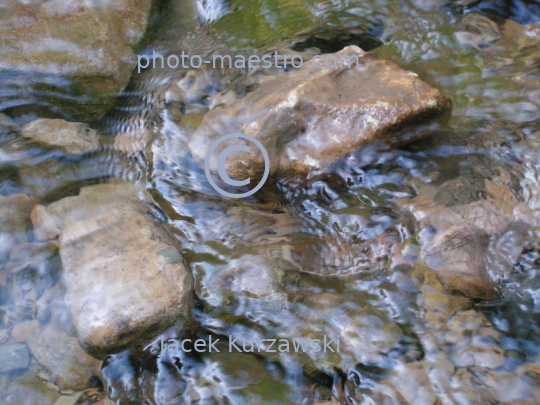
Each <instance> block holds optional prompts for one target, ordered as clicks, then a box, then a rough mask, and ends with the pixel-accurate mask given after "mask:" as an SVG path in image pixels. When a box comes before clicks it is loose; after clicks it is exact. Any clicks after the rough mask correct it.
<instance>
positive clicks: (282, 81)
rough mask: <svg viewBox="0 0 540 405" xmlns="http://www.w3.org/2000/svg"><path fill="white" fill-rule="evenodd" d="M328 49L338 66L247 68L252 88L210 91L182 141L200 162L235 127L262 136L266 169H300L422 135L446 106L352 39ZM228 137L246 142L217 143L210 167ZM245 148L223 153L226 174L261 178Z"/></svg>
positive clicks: (257, 161) (256, 160)
mask: <svg viewBox="0 0 540 405" xmlns="http://www.w3.org/2000/svg"><path fill="white" fill-rule="evenodd" d="M329 56H331V57H332V58H334V60H338V61H339V63H342V64H343V67H335V68H318V67H317V66H313V65H311V63H306V64H305V65H303V66H302V67H300V68H298V69H293V70H291V71H290V72H280V73H276V74H274V75H263V74H261V75H259V76H257V75H256V74H253V75H252V77H253V80H254V81H255V83H254V84H252V87H254V88H255V90H253V91H252V92H250V93H248V94H247V95H246V96H245V97H243V98H239V97H238V95H236V94H235V93H234V90H229V91H228V92H225V93H224V94H222V95H219V96H216V97H215V98H214V99H213V101H212V103H213V106H214V107H213V108H211V109H210V111H209V112H208V113H207V114H206V115H205V117H204V119H203V121H202V123H201V125H200V126H199V128H198V129H197V130H196V132H195V133H194V134H193V136H192V138H191V140H190V143H189V149H190V151H191V153H192V155H193V156H194V158H195V160H196V161H198V162H199V163H200V164H201V165H203V164H204V159H205V156H206V153H207V152H208V150H209V149H210V145H211V144H212V143H213V142H214V141H216V140H217V139H219V138H220V137H222V136H224V135H227V134H231V133H238V132H242V133H245V134H247V135H250V136H252V137H254V138H256V139H258V140H259V141H260V142H261V143H262V145H263V146H264V148H265V149H266V151H267V152H268V155H269V158H270V174H271V175H272V174H279V175H289V174H299V173H300V174H305V173H309V172H311V171H313V170H317V169H322V168H324V167H326V166H328V165H329V164H331V163H333V162H335V161H336V160H338V159H339V158H341V157H343V156H345V155H347V154H348V153H350V152H351V151H352V150H355V149H358V148H360V147H363V146H365V145H367V144H369V143H371V142H374V141H377V140H381V141H388V142H396V143H403V142H407V141H411V140H414V139H417V138H418V137H422V136H424V135H423V132H422V131H420V129H421V127H422V126H424V125H426V124H430V123H432V122H433V121H435V120H436V119H438V118H441V117H443V116H445V114H446V113H448V112H449V109H450V100H449V99H448V98H446V97H445V96H443V95H442V94H441V93H440V92H439V91H438V90H436V89H434V88H433V87H431V86H429V85H428V84H426V83H425V82H423V81H422V80H420V79H419V78H418V76H417V75H416V74H414V73H411V72H408V71H406V70H403V69H401V68H400V67H399V66H398V65H396V64H395V63H393V62H390V61H387V60H382V59H378V58H376V57H375V56H374V55H371V54H367V53H365V52H364V51H362V50H361V49H360V48H358V47H356V46H349V47H346V48H344V49H343V50H342V51H340V52H338V53H335V54H330V55H327V56H325V57H327V58H328V57H329ZM346 56H347V57H349V58H352V59H350V60H348V61H347V59H346V58H345V57H346ZM354 58H356V59H357V60H358V62H356V61H355V59H354ZM322 63H323V62H322V59H320V60H319V65H321V64H322ZM348 64H350V65H351V66H350V67H349V66H348ZM407 130H409V131H408V132H407ZM233 144H234V145H236V144H238V145H247V144H248V142H247V141H244V140H240V139H235V140H234V141H230V142H223V143H222V144H220V145H219V146H218V147H217V148H216V153H215V156H213V158H212V159H210V169H211V170H212V171H214V172H216V171H217V156H218V155H219V153H220V152H221V151H222V150H223V149H224V148H226V147H229V146H231V145H233ZM251 147H252V148H251V152H250V153H249V154H246V153H245V152H233V153H231V154H230V155H229V158H228V160H227V161H226V171H227V172H228V174H229V175H230V176H232V177H234V178H237V179H244V178H247V177H255V178H261V177H262V174H263V171H264V159H263V155H262V153H261V152H260V151H259V150H258V148H256V147H255V146H254V145H251Z"/></svg>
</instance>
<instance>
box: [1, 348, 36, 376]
mask: <svg viewBox="0 0 540 405" xmlns="http://www.w3.org/2000/svg"><path fill="white" fill-rule="evenodd" d="M0 359H2V361H1V362H0V373H8V372H10V371H17V370H24V369H25V368H26V367H28V364H30V353H29V352H28V348H27V347H26V345H25V344H24V343H14V344H6V345H0Z"/></svg>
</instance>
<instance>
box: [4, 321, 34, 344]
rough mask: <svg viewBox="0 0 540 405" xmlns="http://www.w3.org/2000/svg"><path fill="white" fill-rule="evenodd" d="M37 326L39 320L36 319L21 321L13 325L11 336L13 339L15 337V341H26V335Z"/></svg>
mask: <svg viewBox="0 0 540 405" xmlns="http://www.w3.org/2000/svg"><path fill="white" fill-rule="evenodd" d="M38 327H39V322H38V321H36V320H33V321H25V322H21V323H18V324H17V325H15V326H14V327H13V330H12V331H11V336H13V339H15V341H16V342H20V343H22V342H26V338H27V337H28V335H29V334H30V333H32V332H33V331H34V330H35V329H37V328H38Z"/></svg>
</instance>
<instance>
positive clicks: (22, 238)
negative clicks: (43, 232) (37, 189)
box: [0, 194, 36, 262]
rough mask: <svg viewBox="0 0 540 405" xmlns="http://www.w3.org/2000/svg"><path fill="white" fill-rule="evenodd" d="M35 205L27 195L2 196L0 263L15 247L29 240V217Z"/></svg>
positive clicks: (0, 204)
mask: <svg viewBox="0 0 540 405" xmlns="http://www.w3.org/2000/svg"><path fill="white" fill-rule="evenodd" d="M35 204H36V201H35V200H34V199H33V198H30V197H28V196H27V195H26V194H16V195H10V196H8V197H2V196H0V262H1V261H3V260H5V259H6V258H7V256H8V255H9V251H10V250H11V248H12V247H13V246H15V245H18V244H20V243H24V242H26V241H27V240H28V232H29V230H30V229H31V222H30V218H29V216H30V211H32V208H33V207H34V205H35Z"/></svg>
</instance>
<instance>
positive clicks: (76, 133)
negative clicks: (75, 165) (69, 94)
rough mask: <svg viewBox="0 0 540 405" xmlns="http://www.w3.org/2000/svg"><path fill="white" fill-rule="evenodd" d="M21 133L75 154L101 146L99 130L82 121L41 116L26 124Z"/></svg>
mask: <svg viewBox="0 0 540 405" xmlns="http://www.w3.org/2000/svg"><path fill="white" fill-rule="evenodd" d="M21 135H22V136H24V137H25V138H30V139H33V140H34V141H36V142H40V143H43V144H45V145H50V146H58V147H60V148H62V149H64V150H65V151H66V152H69V153H72V154H74V155H82V154H84V153H86V152H90V151H92V150H95V149H97V148H98V147H99V137H98V134H97V131H96V130H94V129H91V128H90V127H89V126H88V125H86V124H82V123H80V122H68V121H65V120H60V119H55V120H53V119H46V118H41V119H38V120H35V121H32V122H29V123H28V124H26V125H25V126H24V127H23V129H22V131H21Z"/></svg>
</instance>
